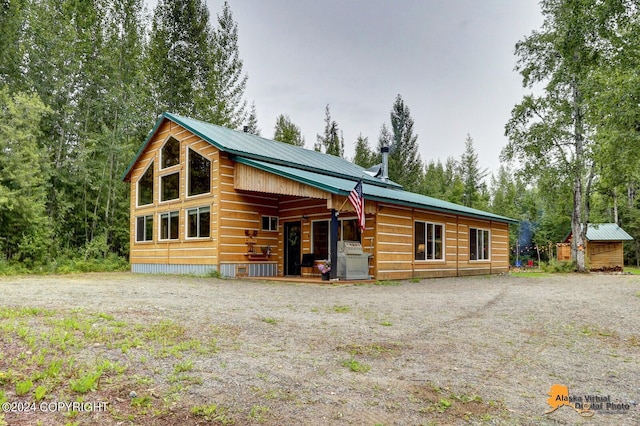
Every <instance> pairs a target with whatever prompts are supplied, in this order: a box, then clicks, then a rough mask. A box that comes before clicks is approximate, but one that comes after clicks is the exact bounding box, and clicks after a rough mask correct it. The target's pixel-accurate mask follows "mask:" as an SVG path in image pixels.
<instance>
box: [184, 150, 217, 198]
mask: <svg viewBox="0 0 640 426" xmlns="http://www.w3.org/2000/svg"><path fill="white" fill-rule="evenodd" d="M188 152H189V174H188V179H189V183H188V185H189V190H188V191H187V193H188V195H189V196H192V195H199V194H207V193H209V192H211V161H209V160H207V159H206V158H204V157H203V156H202V155H200V154H198V153H197V152H195V151H193V150H192V149H189V150H188Z"/></svg>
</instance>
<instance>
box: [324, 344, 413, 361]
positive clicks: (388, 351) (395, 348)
mask: <svg viewBox="0 0 640 426" xmlns="http://www.w3.org/2000/svg"><path fill="white" fill-rule="evenodd" d="M336 349H338V350H346V351H347V352H349V354H350V355H351V356H354V355H364V356H368V357H373V358H377V357H380V356H383V355H391V356H395V355H398V354H399V353H400V345H398V344H395V343H369V344H366V345H360V344H355V343H352V344H349V345H346V346H338V347H337V348H336Z"/></svg>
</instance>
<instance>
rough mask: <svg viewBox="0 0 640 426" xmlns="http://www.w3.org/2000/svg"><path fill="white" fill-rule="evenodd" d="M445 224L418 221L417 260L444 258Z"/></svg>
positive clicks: (416, 229) (416, 232)
mask: <svg viewBox="0 0 640 426" xmlns="http://www.w3.org/2000/svg"><path fill="white" fill-rule="evenodd" d="M443 237H444V225H441V224H439V223H429V222H416V224H415V247H414V253H415V256H414V258H415V260H443V259H444V240H443Z"/></svg>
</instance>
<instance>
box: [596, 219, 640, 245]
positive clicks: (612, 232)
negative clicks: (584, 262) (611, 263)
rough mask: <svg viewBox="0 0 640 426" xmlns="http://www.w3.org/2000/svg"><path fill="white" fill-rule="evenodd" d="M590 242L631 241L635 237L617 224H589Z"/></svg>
mask: <svg viewBox="0 0 640 426" xmlns="http://www.w3.org/2000/svg"><path fill="white" fill-rule="evenodd" d="M587 240H589V241H631V240H633V237H632V236H631V235H629V234H627V232H626V231H625V230H624V229H622V228H621V227H620V226H618V224H617V223H589V224H588V226H587Z"/></svg>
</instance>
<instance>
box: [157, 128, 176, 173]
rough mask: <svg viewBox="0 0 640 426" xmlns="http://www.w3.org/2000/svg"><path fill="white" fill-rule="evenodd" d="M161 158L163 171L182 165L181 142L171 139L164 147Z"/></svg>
mask: <svg viewBox="0 0 640 426" xmlns="http://www.w3.org/2000/svg"><path fill="white" fill-rule="evenodd" d="M160 157H161V158H160V168H161V169H166V168H168V167H172V166H176V165H178V164H180V141H179V140H178V139H176V138H174V137H173V136H171V137H169V139H167V141H166V142H165V143H164V145H163V146H162V150H161V151H160Z"/></svg>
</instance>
